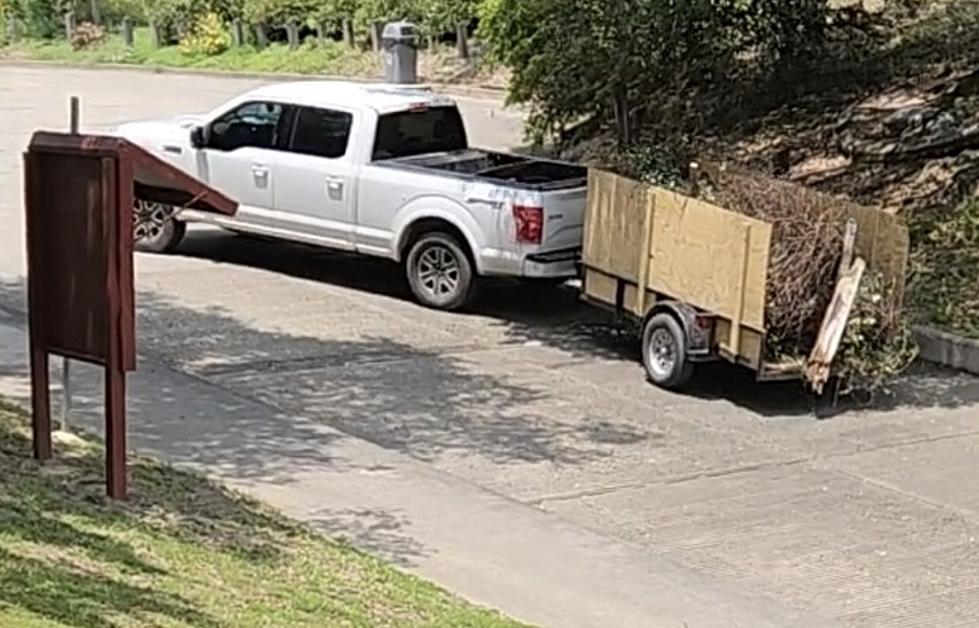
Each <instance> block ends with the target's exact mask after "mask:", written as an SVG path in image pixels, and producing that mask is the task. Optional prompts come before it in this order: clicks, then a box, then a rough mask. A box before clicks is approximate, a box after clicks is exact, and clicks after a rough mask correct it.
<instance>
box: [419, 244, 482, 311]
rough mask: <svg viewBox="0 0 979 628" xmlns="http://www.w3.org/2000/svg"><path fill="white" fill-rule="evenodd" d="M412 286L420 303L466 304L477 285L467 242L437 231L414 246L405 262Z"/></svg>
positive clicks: (449, 307) (438, 305)
mask: <svg viewBox="0 0 979 628" xmlns="http://www.w3.org/2000/svg"><path fill="white" fill-rule="evenodd" d="M405 271H406V273H407V275H408V286H409V287H410V288H411V293H412V294H413V295H414V297H415V299H417V300H418V302H419V303H421V304H422V305H424V306H426V307H430V308H433V309H438V310H450V311H451V310H457V309H459V308H461V307H462V306H464V305H465V304H466V303H467V302H468V301H469V297H470V293H471V292H472V287H473V265H472V262H471V261H470V260H469V256H468V255H467V254H466V250H465V248H464V245H463V244H462V243H461V242H459V240H458V239H457V238H456V237H455V236H453V235H451V234H448V233H444V232H441V231H433V232H429V233H426V234H424V235H422V236H421V237H420V238H418V240H417V241H416V242H415V243H414V244H412V245H411V249H410V250H409V252H408V258H407V260H406V263H405Z"/></svg>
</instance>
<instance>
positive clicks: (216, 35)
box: [180, 13, 231, 56]
mask: <svg viewBox="0 0 979 628" xmlns="http://www.w3.org/2000/svg"><path fill="white" fill-rule="evenodd" d="M229 46H231V35H230V33H228V30H227V29H226V28H225V27H224V22H222V21H221V18H220V17H219V16H218V15H217V14H216V13H206V14H204V15H203V16H201V17H200V18H198V19H197V21H196V22H194V25H193V27H192V28H191V29H190V33H189V34H187V35H186V36H184V38H183V39H181V40H180V52H182V53H184V54H188V55H207V56H214V55H219V54H221V53H222V52H224V51H225V50H227V49H228V47H229Z"/></svg>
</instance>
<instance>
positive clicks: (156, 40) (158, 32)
mask: <svg viewBox="0 0 979 628" xmlns="http://www.w3.org/2000/svg"><path fill="white" fill-rule="evenodd" d="M150 43H151V44H152V45H153V47H154V48H160V47H162V46H163V30H162V29H161V28H160V25H159V24H157V23H156V20H150Z"/></svg>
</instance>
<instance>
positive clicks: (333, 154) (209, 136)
mask: <svg viewBox="0 0 979 628" xmlns="http://www.w3.org/2000/svg"><path fill="white" fill-rule="evenodd" d="M116 134H117V135H120V136H122V137H125V138H126V139H128V140H130V141H132V142H134V143H136V144H139V145H140V146H142V147H143V148H146V149H148V150H150V151H151V152H153V153H154V154H156V155H159V156H161V157H163V158H164V159H166V160H167V161H169V162H171V163H173V164H174V165H176V166H178V167H179V168H181V169H182V170H184V171H186V172H188V173H190V174H192V175H194V176H196V177H197V178H199V179H201V180H202V181H205V182H207V183H208V184H210V185H211V186H212V187H214V188H216V189H217V190H219V191H221V192H223V193H225V194H226V195H227V196H229V197H230V198H233V199H234V200H236V201H238V203H239V210H238V214H237V215H236V216H235V217H234V218H226V217H216V216H213V215H211V214H204V213H199V212H196V211H194V210H190V209H182V208H178V207H168V206H162V205H158V204H150V203H143V202H139V203H137V208H136V209H137V212H136V236H135V237H136V239H137V244H138V246H139V247H140V248H142V249H143V250H150V251H157V252H163V251H169V250H171V249H173V248H174V247H175V246H176V245H177V244H178V243H179V241H180V239H181V238H182V237H183V235H184V232H185V229H186V226H185V223H186V222H194V221H200V222H208V223H212V224H217V225H218V226H221V227H225V228H227V229H231V230H234V231H239V232H246V233H253V234H258V235H262V236H267V237H271V238H281V239H284V240H291V241H296V242H302V243H306V244H311V245H314V246H322V247H328V248H332V249H341V250H346V251H355V252H358V253H365V254H368V255H377V256H382V257H386V258H390V259H392V260H395V261H397V262H401V263H403V265H404V267H405V272H406V274H407V278H408V283H409V285H410V287H411V291H412V293H413V294H414V296H415V297H416V298H417V299H418V300H419V301H420V302H421V303H423V304H425V305H427V306H430V307H435V308H441V309H456V308H459V307H461V306H463V305H464V304H465V303H466V302H467V299H468V298H469V295H470V293H471V289H472V286H473V283H474V281H475V278H476V277H477V276H493V275H496V276H515V277H529V278H554V279H559V278H564V277H570V276H573V275H574V274H575V273H576V272H577V264H578V260H579V256H580V251H581V240H582V223H583V220H584V213H585V200H586V188H587V172H586V170H585V169H584V168H582V167H579V166H575V165H571V164H565V163H560V162H555V161H548V160H540V159H528V158H526V157H520V156H516V155H508V154H501V153H494V152H490V151H485V150H479V149H474V148H470V147H469V145H468V141H467V136H466V129H465V126H464V124H463V121H462V116H461V115H460V113H459V110H458V108H457V107H456V105H455V103H454V102H453V101H451V100H449V99H447V98H444V97H442V96H438V95H435V94H433V93H432V92H430V91H427V90H424V89H420V88H406V87H400V86H369V85H360V84H351V83H342V82H334V81H309V82H294V83H283V84H276V85H269V86H266V87H261V88H259V89H256V90H254V91H252V92H249V93H247V94H244V95H242V96H239V97H237V98H235V99H233V100H231V101H230V102H228V103H226V104H225V105H223V106H221V107H219V108H218V109H217V110H215V111H214V112H212V113H211V114H209V115H204V116H186V117H179V118H175V119H169V120H161V121H148V122H133V123H128V124H124V125H122V126H120V127H119V128H118V129H117V131H116ZM137 197H138V190H137Z"/></svg>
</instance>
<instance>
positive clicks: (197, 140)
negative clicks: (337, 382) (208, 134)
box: [190, 126, 205, 149]
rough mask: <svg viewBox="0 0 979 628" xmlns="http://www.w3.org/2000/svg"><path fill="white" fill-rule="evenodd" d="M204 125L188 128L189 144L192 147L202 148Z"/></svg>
mask: <svg viewBox="0 0 979 628" xmlns="http://www.w3.org/2000/svg"><path fill="white" fill-rule="evenodd" d="M204 144H205V142H204V127H202V126H195V127H194V128H192V129H191V130H190V145H191V146H193V147H194V148H198V149H200V148H204Z"/></svg>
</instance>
